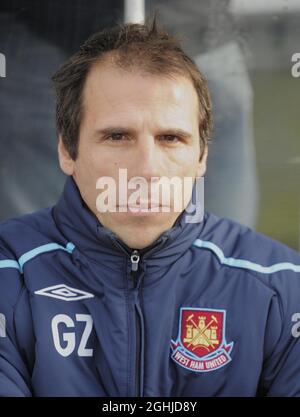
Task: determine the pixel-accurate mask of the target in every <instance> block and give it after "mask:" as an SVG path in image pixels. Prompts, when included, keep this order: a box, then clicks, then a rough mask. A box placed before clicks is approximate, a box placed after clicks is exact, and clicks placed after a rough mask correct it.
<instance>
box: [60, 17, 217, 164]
mask: <svg viewBox="0 0 300 417" xmlns="http://www.w3.org/2000/svg"><path fill="white" fill-rule="evenodd" d="M108 57H110V58H111V61H112V63H113V64H114V65H116V66H118V67H120V68H123V69H124V70H125V69H126V71H128V70H134V69H142V70H144V71H145V72H147V73H149V74H157V75H165V76H170V77H172V76H176V75H183V76H185V77H188V78H189V79H190V80H191V81H192V83H193V85H194V87H195V90H196V92H197V95H198V99H199V134H200V140H201V143H200V145H201V144H202V152H203V150H204V147H205V145H206V144H207V142H208V140H209V136H210V132H211V128H212V116H211V101H210V95H209V92H208V88H207V83H206V80H205V78H204V77H203V75H202V74H201V72H200V71H199V69H198V67H197V66H196V64H195V63H194V61H193V60H192V59H191V58H189V57H188V56H187V55H186V54H185V53H184V51H183V50H182V47H181V43H180V41H179V39H177V38H175V37H173V36H171V35H169V34H168V33H167V32H166V31H165V30H164V29H162V28H158V26H157V22H156V16H154V18H153V20H152V22H151V23H146V24H133V23H128V24H123V25H120V24H119V25H117V26H114V27H112V28H109V29H104V30H102V31H101V32H98V33H95V34H94V35H92V36H91V37H90V38H89V39H88V40H87V41H86V42H85V43H84V44H83V45H82V46H81V47H80V49H79V51H78V52H77V53H75V54H74V55H73V56H72V57H71V58H70V59H69V60H68V61H67V62H66V63H65V64H63V65H62V66H61V67H60V68H59V69H58V71H57V72H56V73H55V74H54V75H53V77H52V81H53V82H54V87H55V91H56V100H57V101H56V128H57V133H58V134H61V135H62V140H63V143H64V145H65V148H66V149H67V151H68V152H69V154H70V156H71V157H72V158H73V159H74V160H75V159H76V158H77V153H78V140H79V130H80V123H81V120H82V116H83V103H82V101H83V100H82V97H83V90H84V84H85V81H86V79H87V75H88V73H89V70H90V68H91V66H92V65H93V64H94V63H96V62H101V60H103V59H106V58H108Z"/></svg>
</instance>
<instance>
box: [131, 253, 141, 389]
mask: <svg viewBox="0 0 300 417" xmlns="http://www.w3.org/2000/svg"><path fill="white" fill-rule="evenodd" d="M130 261H131V276H132V280H133V286H134V291H138V289H137V283H138V282H137V271H138V269H139V262H140V254H139V252H138V251H137V250H134V251H133V252H132V254H131V256H130ZM136 299H137V292H136ZM134 317H135V329H136V363H135V394H136V395H135V396H136V397H140V377H141V375H140V368H141V329H140V321H139V317H138V312H137V307H136V302H135V315H134Z"/></svg>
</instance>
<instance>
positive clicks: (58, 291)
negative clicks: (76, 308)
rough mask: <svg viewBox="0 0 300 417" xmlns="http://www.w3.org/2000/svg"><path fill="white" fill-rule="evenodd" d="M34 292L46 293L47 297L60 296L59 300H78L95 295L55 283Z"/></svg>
mask: <svg viewBox="0 0 300 417" xmlns="http://www.w3.org/2000/svg"><path fill="white" fill-rule="evenodd" d="M34 293H35V294H38V295H45V296H46V297H52V298H58V299H59V300H64V301H78V300H83V299H85V298H93V297H94V295H93V294H91V293H89V292H85V291H81V290H78V289H76V288H72V287H68V286H67V285H64V284H58V285H53V286H52V287H47V288H43V289H41V290H38V291H35V292H34Z"/></svg>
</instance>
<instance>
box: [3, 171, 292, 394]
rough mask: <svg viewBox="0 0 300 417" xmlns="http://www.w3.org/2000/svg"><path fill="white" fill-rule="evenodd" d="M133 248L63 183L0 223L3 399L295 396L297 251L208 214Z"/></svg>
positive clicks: (72, 187)
mask: <svg viewBox="0 0 300 417" xmlns="http://www.w3.org/2000/svg"><path fill="white" fill-rule="evenodd" d="M185 216H186V212H183V213H182V214H181V215H180V217H179V218H178V220H177V221H176V223H175V225H174V226H173V227H172V228H171V229H169V230H168V231H166V232H165V233H163V234H162V235H161V236H160V237H159V239H157V241H156V242H154V243H153V244H152V245H151V246H149V247H148V248H146V249H145V250H142V251H135V250H132V249H130V248H128V247H127V246H126V245H124V243H122V242H121V241H120V240H119V239H118V238H117V236H116V235H115V234H114V233H113V232H112V231H110V230H109V229H107V228H104V227H103V226H102V225H101V224H100V223H99V222H98V221H97V219H96V217H95V216H94V215H93V214H92V213H91V212H90V211H89V210H88V208H87V207H86V206H85V204H84V202H83V200H82V198H81V196H80V193H79V191H78V188H77V186H76V184H75V182H74V180H73V179H72V177H68V179H67V181H66V185H65V189H64V192H63V194H62V197H61V199H60V200H59V202H58V203H57V204H56V205H55V206H53V207H50V208H47V209H43V210H40V211H38V212H36V213H33V214H29V215H25V216H22V217H19V218H16V219H12V220H8V221H6V222H4V223H2V224H1V226H0V395H1V396H168V397H171V396H178V397H181V396H195V397H201V396H300V344H299V335H300V256H299V254H298V253H297V252H295V251H293V250H291V249H289V248H288V247H286V246H284V245H282V244H280V243H278V242H275V241H273V240H271V239H269V238H267V237H264V236H262V235H260V234H258V233H255V232H253V231H251V230H250V229H249V228H247V227H244V226H241V225H239V224H237V223H235V222H233V221H230V220H227V219H220V218H218V217H216V216H214V215H212V214H209V213H205V216H204V219H203V221H202V222H200V223H187V222H185Z"/></svg>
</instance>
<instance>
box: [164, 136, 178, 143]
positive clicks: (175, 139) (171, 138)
mask: <svg viewBox="0 0 300 417" xmlns="http://www.w3.org/2000/svg"><path fill="white" fill-rule="evenodd" d="M160 140H163V141H165V142H168V143H175V142H178V141H179V138H178V136H176V135H162V136H160Z"/></svg>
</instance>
